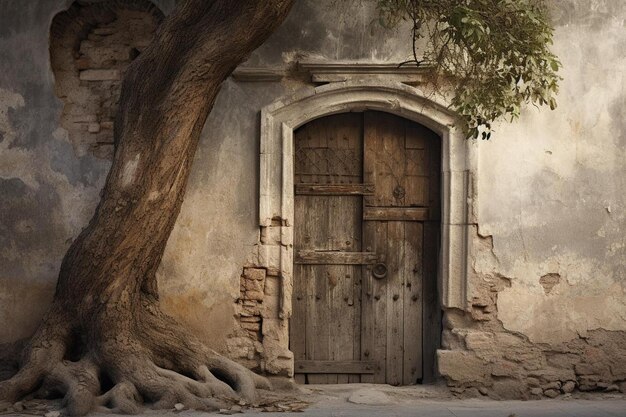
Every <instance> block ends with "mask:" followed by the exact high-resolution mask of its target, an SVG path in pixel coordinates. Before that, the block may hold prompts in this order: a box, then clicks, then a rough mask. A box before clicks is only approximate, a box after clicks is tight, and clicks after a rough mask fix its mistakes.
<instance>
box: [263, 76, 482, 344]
mask: <svg viewBox="0 0 626 417" xmlns="http://www.w3.org/2000/svg"><path fill="white" fill-rule="evenodd" d="M365 110H376V111H383V112H388V113H392V114H396V115H398V116H400V117H404V118H406V119H410V120H413V121H416V122H418V123H420V124H422V125H424V126H426V127H428V128H429V129H431V130H433V131H434V132H435V133H437V134H438V135H439V136H440V137H441V140H442V147H441V148H442V161H441V167H442V173H441V182H442V190H441V196H442V202H441V203H442V206H441V210H442V212H441V215H442V221H441V223H442V224H441V247H440V251H439V252H440V259H439V265H438V287H439V294H440V297H441V305H442V307H443V308H459V309H465V308H466V305H467V285H468V279H467V274H468V260H469V253H470V247H469V245H470V242H471V239H470V237H471V233H470V229H471V227H472V225H473V224H475V223H476V222H475V219H474V216H473V212H472V210H471V207H472V206H473V203H472V199H473V198H474V196H473V193H472V189H473V186H472V183H473V178H475V173H476V167H477V152H476V143H475V142H474V141H471V140H466V139H465V138H464V136H463V134H462V133H461V132H460V131H459V130H458V129H456V128H455V126H456V125H457V124H458V123H457V119H456V116H455V114H454V113H453V112H452V111H451V110H450V109H448V108H447V107H446V105H445V104H444V103H441V102H438V101H435V100H434V99H433V98H432V97H430V96H428V95H427V94H425V93H424V92H422V91H421V90H419V89H418V88H415V87H411V86H409V85H406V84H403V83H402V82H399V81H389V80H384V79H380V78H378V77H372V78H367V77H364V78H363V79H355V80H349V81H344V82H333V83H330V84H326V85H322V86H319V87H316V88H306V89H304V90H301V91H299V92H296V93H295V94H293V95H291V96H288V97H285V98H283V99H281V100H279V101H277V102H275V103H273V104H270V105H268V106H266V107H265V108H263V109H262V110H261V143H260V183H259V188H260V189H259V200H260V201H259V225H260V227H261V234H262V236H263V235H273V236H280V239H279V244H276V243H274V244H268V245H264V244H262V245H260V247H259V259H265V260H266V262H267V263H268V264H272V265H273V266H274V267H277V268H278V274H279V276H280V280H281V281H280V294H279V300H278V301H279V305H278V313H279V314H278V316H279V317H278V320H286V319H288V318H289V317H290V315H291V304H292V303H291V295H292V288H293V282H292V278H293V224H294V222H293V219H294V164H293V162H294V144H293V132H294V129H297V128H298V127H299V126H301V125H303V124H305V123H307V122H309V121H311V120H314V119H317V118H319V117H323V116H327V115H331V114H336V113H343V112H349V111H365ZM281 327H283V326H281ZM278 339H283V338H282V337H279V338H278ZM284 342H285V343H287V346H281V347H282V348H283V349H286V348H287V347H288V340H286V341H284Z"/></svg>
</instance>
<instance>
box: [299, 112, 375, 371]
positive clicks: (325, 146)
mask: <svg viewBox="0 0 626 417" xmlns="http://www.w3.org/2000/svg"><path fill="white" fill-rule="evenodd" d="M362 146H363V144H362V115H359V114H343V115H337V116H332V117H329V118H325V119H324V120H323V121H315V122H312V123H310V124H308V125H306V126H304V127H303V128H301V129H300V130H298V131H297V132H296V134H295V147H296V161H295V184H296V185H295V192H296V196H295V222H296V227H295V233H294V249H295V253H296V259H295V263H296V268H295V269H294V271H295V275H294V281H295V283H294V286H295V287H297V288H298V289H302V292H303V294H302V295H301V296H300V298H301V299H300V300H298V297H296V300H295V301H294V303H300V306H298V308H297V309H296V308H295V307H294V313H295V312H296V311H297V312H298V314H304V315H305V319H298V320H293V323H294V325H292V326H291V327H290V331H291V333H290V338H292V339H293V338H301V339H302V340H303V341H304V342H300V343H292V346H294V347H295V348H297V349H299V351H298V352H296V351H294V356H295V359H296V360H298V361H300V360H304V361H313V362H318V361H323V362H325V363H333V362H337V363H345V362H349V361H355V360H358V359H359V358H360V317H361V309H360V304H359V302H358V301H359V300H358V299H357V300H356V302H355V299H354V293H355V288H359V289H360V280H361V266H360V265H361V264H363V263H371V262H372V260H371V259H372V257H373V256H374V254H368V253H363V252H362V251H361V241H362V231H361V222H362V220H361V219H362V197H361V196H362V195H363V194H365V193H370V192H371V191H370V189H371V187H372V186H371V185H367V184H363V183H362ZM303 300H305V302H304V303H303V302H302V301H303ZM313 362H310V363H313ZM307 363H309V362H307ZM327 370H328V372H309V371H307V370H306V369H305V370H302V369H296V375H300V376H298V377H297V378H298V380H299V381H302V380H303V379H304V380H305V381H306V382H308V383H338V382H350V381H352V382H359V379H358V378H357V379H356V380H354V378H353V376H350V375H347V374H346V375H344V374H342V372H341V371H340V370H335V371H332V369H331V368H327Z"/></svg>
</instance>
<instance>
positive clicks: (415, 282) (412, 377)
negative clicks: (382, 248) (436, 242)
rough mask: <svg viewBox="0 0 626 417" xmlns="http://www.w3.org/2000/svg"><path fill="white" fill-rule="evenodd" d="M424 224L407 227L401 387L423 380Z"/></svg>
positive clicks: (411, 223) (413, 223)
mask: <svg viewBox="0 0 626 417" xmlns="http://www.w3.org/2000/svg"><path fill="white" fill-rule="evenodd" d="M422 241H423V224H422V223H418V222H405V223H404V256H405V259H404V265H403V268H404V271H403V275H404V281H405V282H404V318H403V327H404V333H403V334H404V342H403V345H404V357H403V376H402V384H404V385H411V384H415V383H417V381H418V380H419V379H421V378H422V322H423V321H422V303H423V293H422V282H423V268H422V262H423V259H422V253H423V248H422Z"/></svg>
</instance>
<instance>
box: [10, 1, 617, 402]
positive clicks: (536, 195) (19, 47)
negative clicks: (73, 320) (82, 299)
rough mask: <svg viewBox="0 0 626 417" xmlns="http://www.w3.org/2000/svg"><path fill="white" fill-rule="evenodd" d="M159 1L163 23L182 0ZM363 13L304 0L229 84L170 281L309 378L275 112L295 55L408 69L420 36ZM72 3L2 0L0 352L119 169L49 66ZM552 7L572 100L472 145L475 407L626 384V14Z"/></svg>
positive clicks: (292, 89) (172, 249) (182, 220)
mask: <svg viewBox="0 0 626 417" xmlns="http://www.w3.org/2000/svg"><path fill="white" fill-rule="evenodd" d="M129 2H130V0H129ZM152 3H153V4H154V5H155V6H156V7H157V8H158V9H159V10H160V12H162V13H163V14H165V15H167V14H168V13H169V12H170V11H171V9H172V8H173V6H174V0H161V1H153V2H152ZM356 3H357V4H353V3H352V2H337V1H331V0H324V1H315V0H297V1H296V5H295V6H294V9H293V10H292V12H291V14H290V16H289V17H288V19H287V21H286V22H285V23H284V24H283V25H282V26H281V28H279V29H278V31H277V32H276V33H275V34H274V35H272V37H271V38H270V39H269V40H268V41H267V42H266V43H265V44H264V45H262V46H261V47H260V48H259V49H258V50H257V51H255V52H254V53H253V54H252V55H251V56H250V58H249V60H248V61H247V62H246V63H244V64H243V65H242V68H248V69H250V68H263V69H275V68H279V69H281V70H280V71H278V72H275V73H276V74H279V75H278V76H275V77H270V78H271V80H264V81H263V80H256V81H252V82H251V81H250V80H244V79H243V78H241V77H240V78H238V77H231V78H229V79H228V80H227V81H226V82H225V83H224V85H223V87H222V91H221V92H220V94H219V96H218V99H217V102H216V104H215V107H214V109H213V111H212V112H211V114H210V115H209V118H208V120H207V122H206V125H205V129H204V131H203V133H202V139H201V141H200V145H199V148H198V151H197V153H196V156H195V161H194V165H193V169H192V173H191V176H190V179H189V185H188V189H187V193H186V197H185V202H184V204H183V207H182V210H181V213H180V215H179V218H178V221H177V223H176V226H175V228H174V231H173V233H172V235H171V237H170V239H169V241H168V245H167V249H166V252H165V255H164V258H163V262H162V265H161V267H160V269H159V272H158V276H159V285H160V292H161V295H162V303H163V306H164V309H165V310H166V311H167V312H169V313H170V314H172V315H173V316H175V317H177V318H178V319H180V320H181V321H182V322H184V323H185V324H186V325H187V326H188V327H189V328H190V329H191V331H193V332H195V333H196V334H197V335H198V336H199V337H200V338H201V339H202V340H204V341H205V342H206V343H207V344H209V345H210V346H212V347H214V348H215V349H218V350H220V351H222V352H225V353H227V354H229V355H230V356H231V357H233V358H236V359H237V360H240V361H242V362H244V363H245V364H246V365H247V366H250V367H252V368H255V369H257V370H262V371H266V372H269V373H274V374H281V375H287V376H290V375H292V374H293V360H292V357H291V356H290V352H289V351H288V331H287V325H288V320H287V318H286V317H284V316H282V315H279V312H280V311H281V307H280V300H281V299H283V300H284V299H285V298H284V294H283V293H284V291H285V288H282V289H281V287H280V282H281V279H282V278H284V277H281V270H280V268H279V265H278V266H276V264H277V263H280V262H279V261H277V260H276V259H275V258H276V256H277V255H276V254H275V253H274V252H273V250H270V249H271V247H275V248H276V250H277V251H279V250H280V247H281V237H280V227H279V226H281V224H277V225H265V226H264V227H263V228H260V227H259V198H260V196H259V193H260V192H259V178H260V174H259V170H260V169H259V164H260V163H259V153H260V149H259V143H260V139H259V136H260V125H261V120H260V119H261V118H260V111H261V109H262V108H264V107H266V106H268V105H270V104H272V103H274V102H276V101H278V100H281V99H283V98H284V97H287V96H292V95H293V94H294V93H296V94H299V92H301V91H313V88H314V87H315V86H316V85H315V84H313V83H312V82H311V77H310V74H306V73H304V72H302V71H297V70H296V69H297V66H296V63H297V62H312V61H316V62H351V63H355V62H359V63H365V64H367V63H398V62H402V61H405V60H406V59H407V58H408V57H410V43H409V42H410V31H409V30H408V29H407V28H404V27H400V28H398V29H394V30H388V29H383V28H382V27H380V26H379V25H378V23H377V22H376V20H375V9H374V7H373V4H372V3H368V2H362V3H361V2H356ZM71 4H72V2H71V1H67V0H49V1H45V2H42V1H26V2H25V1H23V0H0V343H3V342H10V341H14V340H17V339H20V338H23V337H27V336H29V335H30V334H31V333H32V332H33V331H34V329H35V328H36V326H37V324H38V322H39V320H40V319H41V317H42V316H43V314H44V312H45V310H46V308H47V306H48V305H49V303H50V301H51V299H52V296H53V292H54V287H55V283H56V279H57V274H58V271H59V268H60V263H61V260H62V258H63V255H64V253H65V251H66V250H67V248H68V247H69V245H70V243H71V241H72V239H74V238H75V237H76V236H77V235H78V233H79V232H80V230H81V229H82V228H83V227H85V226H86V225H87V222H88V221H89V219H90V217H91V216H92V214H93V211H94V209H95V207H96V205H97V203H98V201H99V198H100V197H99V193H100V190H101V188H102V186H103V185H104V181H105V178H106V174H107V172H108V169H109V166H110V152H108V151H107V152H91V151H89V149H92V148H93V146H92V147H91V148H90V147H89V146H82V147H81V146H77V143H78V144H81V143H85V144H90V143H92V142H89V141H90V139H89V136H88V135H90V134H97V135H99V136H98V138H100V136H102V135H106V132H105V131H104V130H100V128H101V126H100V127H99V129H98V131H97V132H95V131H93V132H92V131H90V130H89V129H90V123H92V122H90V120H91V119H89V118H87V119H88V120H87V119H86V121H85V122H84V123H83V122H80V123H83V124H84V128H85V130H84V135H86V136H85V138H84V139H81V138H79V137H78V136H79V135H80V134H81V131H80V128H81V127H80V126H79V127H78V128H73V129H74V130H72V131H71V132H68V130H67V129H68V124H67V123H68V122H67V120H69V119H68V118H67V117H68V116H67V114H70V113H67V112H68V108H65V109H64V105H65V106H67V100H68V97H70V96H71V94H67V93H61V94H60V96H59V95H58V94H59V91H66V90H63V89H59V85H58V82H59V81H58V80H56V79H55V71H53V67H52V65H51V59H50V51H49V47H50V34H51V32H50V28H51V24H52V21H53V18H54V17H55V16H56V15H57V14H58V13H61V12H64V11H65V10H67V9H68V7H69V6H70V5H71ZM552 6H553V7H552V8H553V17H554V21H555V26H556V31H555V42H554V48H553V50H554V52H556V54H557V55H558V56H559V58H560V59H561V61H562V63H563V69H562V71H561V75H562V77H563V78H564V80H563V81H562V84H561V92H560V94H559V97H558V101H559V107H558V108H557V109H556V110H555V111H549V110H547V109H544V108H542V109H535V108H527V109H525V111H524V112H523V114H522V117H521V118H520V120H519V121H517V122H515V123H513V124H508V123H500V124H498V125H497V126H496V127H495V128H494V130H495V133H494V135H492V139H491V140H489V141H480V142H477V143H475V144H474V148H475V149H476V155H475V156H474V158H475V161H476V163H475V167H474V168H473V170H471V171H469V172H468V175H469V181H470V183H471V187H470V192H469V195H468V196H467V197H468V205H469V212H470V213H471V215H470V216H469V218H470V221H469V224H468V230H470V233H469V234H468V235H469V236H468V245H467V246H468V250H467V255H466V256H468V257H469V259H468V268H467V271H466V273H465V275H463V276H462V277H460V278H459V279H462V280H464V282H466V284H467V290H466V293H465V298H466V300H465V301H466V304H465V306H464V307H463V306H462V307H461V308H458V306H456V307H454V308H451V306H445V305H444V323H443V336H442V346H441V349H440V350H439V351H438V356H437V358H438V367H439V373H440V374H441V376H442V378H445V380H446V381H447V383H448V385H449V386H450V387H451V389H452V390H453V392H456V393H458V394H459V395H489V396H492V397H495V398H532V397H534V398H537V397H540V396H548V397H553V396H556V395H559V394H562V393H567V392H571V391H573V390H583V391H592V390H618V389H621V390H622V391H624V390H626V210H625V207H626V93H625V91H624V90H625V86H626V30H625V23H624V22H625V19H626V3H625V2H623V1H613V0H593V1H588V0H565V1H554V2H553V4H552ZM99 33H100V34H103V36H107V35H106V31H101V32H99ZM144 35H145V34H144ZM129 36H130V35H129ZM94 39H95V38H94ZM120 39H126V38H124V36H120ZM81 40H82V41H84V39H81ZM133 42H134V40H132V39H130V40H128V44H129V45H130V44H133ZM79 44H80V43H79ZM139 44H141V45H144V44H145V40H141V42H139ZM83 46H84V44H83ZM115 48H117V46H116V47H115ZM135 49H136V51H137V53H139V52H140V51H139V49H140V48H139V49H137V48H135ZM94 50H96V49H90V51H94ZM115 51H117V52H119V50H118V49H115ZM90 53H91V52H90ZM68 56H70V55H68ZM75 58H76V59H79V58H80V57H75ZM68 59H71V56H70V58H68ZM131 59H132V56H130V57H129V56H128V55H127V54H124V59H123V60H120V61H119V62H117V63H114V64H115V65H113V64H111V63H110V62H108V63H107V64H106V65H108V67H107V68H113V67H114V68H116V70H117V69H119V71H123V68H122V67H120V66H116V65H118V64H119V65H122V61H124V65H127V64H128V63H129V62H130V60H131ZM95 62H99V61H97V60H96V61H95ZM94 65H95V64H94ZM96 66H97V65H96ZM67 68H68V71H70V72H71V71H72V69H71V68H72V67H71V66H69V67H67ZM85 68H87V67H85ZM85 68H83V69H85ZM87 69H89V70H96V71H97V70H99V68H95V67H93V66H90V67H88V68H87ZM76 71H79V70H78V69H77V70H76ZM283 73H284V74H283ZM102 81H103V80H101V79H99V80H89V79H85V77H83V78H80V77H76V78H75V79H74V81H72V82H73V83H76V85H77V86H78V87H76V88H77V90H76V91H74V93H77V92H78V89H79V88H82V90H80V91H83V93H81V94H90V93H89V91H91V90H93V87H94V85H92V84H89V83H94V82H102ZM104 81H106V80H104ZM65 88H70V89H71V85H70V86H69V87H67V86H66V87H65ZM90 88H91V90H90ZM98 88H100V87H98ZM98 91H100V90H98ZM82 98H85V97H82ZM88 101H89V100H84V102H85V103H86V102H88ZM79 102H80V100H79ZM391 105H392V104H391V103H390V106H391ZM93 108H99V107H98V106H94V107H93ZM107 109H109V108H108V107H107ZM70 110H72V111H73V110H75V109H70ZM79 110H80V109H79ZM83 110H84V112H83V113H84V114H88V113H89V112H90V111H91V110H89V109H87V108H85V109H83ZM109 111H110V109H109ZM79 113H80V112H79ZM83 113H81V114H83ZM98 120H99V119H98ZM106 120H107V123H109V124H110V123H111V121H110V118H107V119H106ZM81 126H82V125H81ZM110 128H111V126H108V125H107V126H106V129H105V130H110V131H111V132H112V130H111V129H110ZM91 129H92V130H95V127H91ZM103 132H104V133H103ZM105 139H106V138H105ZM105 139H98V141H102V140H105ZM105 142H106V140H105ZM107 143H110V142H107ZM90 146H91V145H90ZM444 218H445V214H444ZM274 226H276V227H274ZM267 248H270V249H267ZM449 256H460V254H458V253H450V254H449ZM281 297H282V298H281Z"/></svg>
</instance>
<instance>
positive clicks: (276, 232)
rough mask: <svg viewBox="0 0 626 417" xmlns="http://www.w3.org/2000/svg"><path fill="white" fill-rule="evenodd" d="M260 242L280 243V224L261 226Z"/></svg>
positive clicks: (267, 243) (268, 243)
mask: <svg viewBox="0 0 626 417" xmlns="http://www.w3.org/2000/svg"><path fill="white" fill-rule="evenodd" d="M261 243H262V244H264V245H280V243H281V227H280V226H278V227H277V226H265V227H261Z"/></svg>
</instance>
